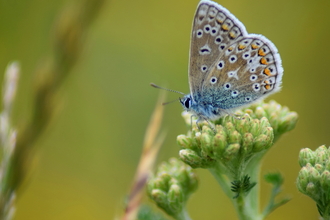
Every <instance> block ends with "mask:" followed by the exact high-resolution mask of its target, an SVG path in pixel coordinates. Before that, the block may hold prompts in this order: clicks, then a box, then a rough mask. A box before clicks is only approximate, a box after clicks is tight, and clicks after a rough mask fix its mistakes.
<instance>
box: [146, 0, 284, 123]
mask: <svg viewBox="0 0 330 220" xmlns="http://www.w3.org/2000/svg"><path fill="white" fill-rule="evenodd" d="M282 76H283V68H282V64H281V58H280V55H279V53H278V51H277V49H276V47H275V45H274V44H273V43H272V42H271V41H270V40H268V39H267V38H266V37H264V36H262V35H258V34H249V33H247V31H246V29H245V26H244V25H243V24H242V23H241V22H240V21H239V20H238V19H237V18H236V17H235V16H234V15H233V14H231V13H230V12H229V11H228V10H227V9H226V8H224V7H222V6H221V5H219V4H217V3H215V2H213V1H210V0H202V1H200V2H199V4H198V6H197V10H196V13H195V16H194V20H193V26H192V33H191V44H190V57H189V70H188V78H189V86H190V93H189V94H187V95H184V96H183V98H180V99H179V101H180V103H181V104H182V106H183V108H184V109H185V110H186V111H188V112H191V113H192V114H193V115H194V116H196V117H197V118H198V119H197V122H196V123H197V125H198V122H199V121H201V120H206V121H208V122H209V120H216V119H218V118H220V117H223V116H225V115H228V114H230V115H232V114H233V112H234V111H235V110H237V109H239V108H242V107H245V106H248V105H251V104H252V103H254V102H257V101H260V100H262V99H264V98H266V97H267V96H268V95H270V94H273V93H275V92H278V91H279V90H280V88H281V84H282ZM152 86H154V87H156V88H162V87H159V86H157V85H155V84H152ZM162 89H164V88H162ZM167 90H169V89H167ZM169 91H174V90H169ZM174 92H177V91H174ZM178 93H180V94H183V93H181V92H178Z"/></svg>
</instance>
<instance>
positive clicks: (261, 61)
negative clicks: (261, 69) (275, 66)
mask: <svg viewBox="0 0 330 220" xmlns="http://www.w3.org/2000/svg"><path fill="white" fill-rule="evenodd" d="M260 63H261V64H264V65H267V64H268V63H267V60H266V59H265V58H264V57H262V58H261V59H260Z"/></svg>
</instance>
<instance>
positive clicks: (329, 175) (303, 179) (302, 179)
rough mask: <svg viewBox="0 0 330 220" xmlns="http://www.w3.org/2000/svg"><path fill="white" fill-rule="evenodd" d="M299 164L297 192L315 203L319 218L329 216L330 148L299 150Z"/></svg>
mask: <svg viewBox="0 0 330 220" xmlns="http://www.w3.org/2000/svg"><path fill="white" fill-rule="evenodd" d="M299 164H300V166H301V170H300V171H299V174H298V178H297V188H298V190H299V191H300V192H301V193H303V194H305V195H307V196H309V197H310V198H312V199H313V200H314V201H315V202H316V203H317V207H318V210H319V212H320V214H321V216H323V217H324V215H326V216H330V147H329V148H327V147H326V146H324V145H322V146H320V147H318V148H317V149H316V150H315V151H312V150H311V149H309V148H304V149H302V150H300V153H299ZM325 212H327V213H325Z"/></svg>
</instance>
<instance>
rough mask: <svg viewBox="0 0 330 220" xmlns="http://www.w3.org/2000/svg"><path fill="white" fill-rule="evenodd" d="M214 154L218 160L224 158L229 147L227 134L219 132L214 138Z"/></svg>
mask: <svg viewBox="0 0 330 220" xmlns="http://www.w3.org/2000/svg"><path fill="white" fill-rule="evenodd" d="M212 146H213V153H214V156H215V157H216V158H218V159H221V158H222V154H223V152H224V151H225V149H226V147H227V134H226V133H225V132H218V133H217V134H216V135H215V136H214V138H213V144H212Z"/></svg>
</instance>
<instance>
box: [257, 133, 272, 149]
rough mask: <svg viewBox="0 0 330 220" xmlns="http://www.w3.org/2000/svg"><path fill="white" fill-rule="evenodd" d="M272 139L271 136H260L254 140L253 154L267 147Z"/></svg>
mask: <svg viewBox="0 0 330 220" xmlns="http://www.w3.org/2000/svg"><path fill="white" fill-rule="evenodd" d="M272 141H273V138H272V137H271V136H268V135H265V134H261V135H259V136H258V137H257V138H256V139H255V140H254V145H253V152H260V151H263V150H265V149H267V148H268V147H269V145H270V144H271V143H272Z"/></svg>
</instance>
